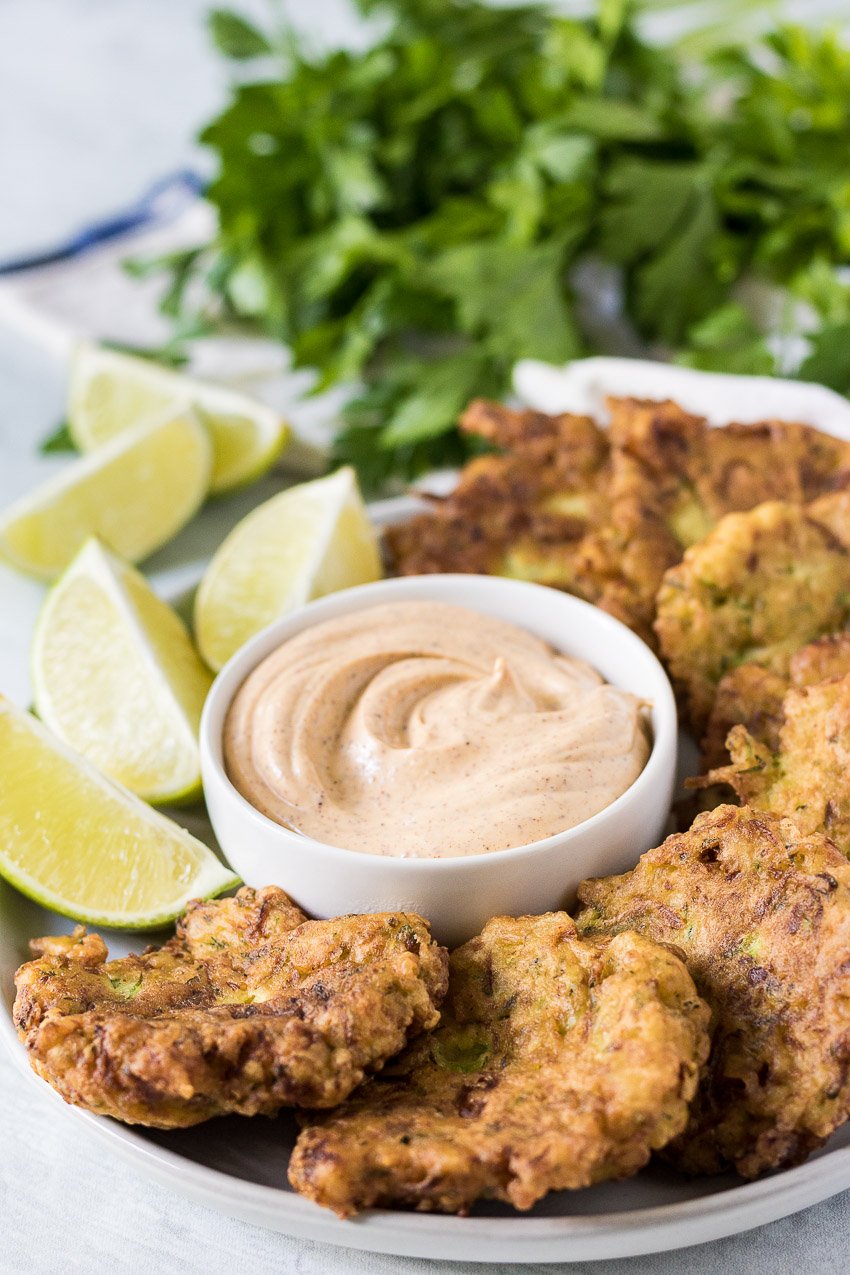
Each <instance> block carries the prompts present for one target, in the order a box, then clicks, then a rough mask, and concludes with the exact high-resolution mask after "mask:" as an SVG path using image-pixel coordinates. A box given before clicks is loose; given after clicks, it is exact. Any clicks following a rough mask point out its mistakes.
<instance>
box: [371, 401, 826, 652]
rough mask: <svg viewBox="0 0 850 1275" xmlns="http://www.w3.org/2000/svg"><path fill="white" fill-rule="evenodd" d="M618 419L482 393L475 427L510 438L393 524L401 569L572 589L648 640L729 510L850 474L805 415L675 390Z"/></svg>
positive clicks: (494, 437)
mask: <svg viewBox="0 0 850 1275" xmlns="http://www.w3.org/2000/svg"><path fill="white" fill-rule="evenodd" d="M608 406H609V409H610V413H611V426H610V430H608V431H607V432H606V431H604V430H600V429H599V428H598V427H597V426H596V425H594V423H593V422H592V421H591V420H590V419H589V418H587V417H583V416H571V415H569V414H564V415H561V416H547V415H545V414H544V413H542V412H535V411H516V410H513V409H511V408H507V407H503V406H501V405H500V404H497V403H491V402H486V401H484V400H476V401H475V402H474V403H472V404H471V405H470V407H469V408H468V409H467V411H466V412H465V413H464V416H463V417H462V419H461V428H462V429H464V430H465V431H466V432H467V433H472V434H475V435H477V436H479V437H482V438H484V439H485V440H486V441H487V442H489V443H492V444H493V445H495V446H497V447H499V448H501V449H502V454H501V455H498V456H486V457H481V458H478V459H476V460H473V461H471V462H470V464H469V465H468V466H467V467H466V468H465V469H464V470H463V472H462V474H461V476H460V479H459V482H458V485H457V487H456V489H455V491H454V492H452V494H451V495H449V496H448V497H446V498H445V499H443V500H439V501H435V502H433V507H432V509H431V510H430V511H429V512H428V513H425V514H422V515H420V516H419V517H417V518H414V519H412V520H411V521H410V522H407V523H404V524H402V525H400V526H397V527H393V528H390V529H389V530H388V532H387V533H386V538H385V540H386V545H387V550H388V555H389V558H390V566H391V567H392V568H393V569H394V570H396V571H398V572H400V573H401V574H418V573H420V572H430V571H476V572H484V573H489V574H496V575H506V576H510V577H513V578H517V579H523V580H534V581H537V582H538V583H542V584H549V585H553V586H554V587H556V588H561V589H566V590H567V591H569V592H571V593H575V594H577V595H578V596H579V597H582V598H584V599H586V600H587V601H589V602H593V603H595V604H596V605H597V606H600V607H602V608H603V609H604V610H606V611H609V612H610V613H611V614H612V615H615V616H617V618H618V619H620V620H623V621H624V622H625V623H626V624H628V625H630V627H631V628H633V629H634V630H635V631H636V632H638V633H639V634H640V635H641V636H642V637H643V638H644V639H645V640H646V641H648V642H649V643H650V644H653V645H654V643H655V635H654V632H653V628H652V624H653V620H654V618H655V598H656V594H657V592H658V589H659V587H660V585H661V581H662V578H663V575H664V572H665V571H666V570H667V569H668V568H670V567H672V566H674V565H675V564H676V563H678V562H679V561H680V560H681V557H682V553H683V552H684V550H685V549H686V548H687V547H688V546H690V545H692V544H694V543H696V542H697V541H699V540H701V539H702V538H703V537H704V536H705V535H707V534H708V532H709V531H710V530H711V528H712V527H713V526H714V525H715V523H716V522H717V520H718V519H719V518H721V517H723V516H724V515H725V514H727V513H729V512H731V511H734V510H741V509H749V508H751V507H752V506H753V505H755V504H758V503H759V502H761V501H765V500H768V499H771V498H773V497H778V496H784V497H785V498H786V499H788V500H791V501H806V500H810V499H812V498H814V497H815V496H818V495H820V494H821V493H823V492H825V491H829V490H831V489H832V488H833V487H834V486H836V485H838V484H840V483H841V482H843V481H846V480H847V477H848V475H850V443H846V442H843V441H841V440H838V439H834V438H831V437H830V436H829V435H825V434H821V433H820V432H819V431H817V430H815V429H812V428H810V427H809V426H806V425H798V424H794V423H790V422H784V421H766V422H762V423H760V424H757V425H734V424H733V425H728V426H723V427H721V428H711V427H709V425H708V423H707V422H706V421H705V420H704V419H703V418H702V417H699V416H694V415H692V414H690V413H688V412H685V411H684V410H683V409H682V408H681V407H679V406H678V405H677V404H676V403H673V402H669V401H666V402H654V401H651V400H643V399H634V398H623V399H611V400H609V404H608Z"/></svg>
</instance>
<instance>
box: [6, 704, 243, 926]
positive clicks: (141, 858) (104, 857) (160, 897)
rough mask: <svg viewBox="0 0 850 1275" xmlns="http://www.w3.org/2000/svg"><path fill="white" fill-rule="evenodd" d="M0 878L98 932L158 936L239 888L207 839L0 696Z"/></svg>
mask: <svg viewBox="0 0 850 1275" xmlns="http://www.w3.org/2000/svg"><path fill="white" fill-rule="evenodd" d="M0 757H2V765H0V874H2V875H3V876H4V877H6V879H7V880H8V881H10V882H11V883H12V885H14V886H17V888H18V889H19V890H20V891H21V892H22V893H23V894H27V895H29V897H30V898H32V899H36V900H37V901H38V902H39V903H42V904H44V906H45V907H49V908H53V910H54V911H56V912H62V913H64V914H65V915H66V916H71V917H74V919H75V920H77V921H85V922H87V923H89V924H91V925H111V926H117V927H120V928H122V929H154V928H155V927H156V926H159V925H164V924H165V923H166V922H167V921H170V920H173V919H174V917H175V916H178V915H179V914H180V912H182V911H183V909H184V908H185V906H186V904H187V903H188V901H189V900H190V899H193V898H198V897H205V898H208V897H210V896H212V895H216V894H221V893H223V892H224V891H225V890H228V889H230V888H231V887H232V886H234V885H236V884H238V878H237V877H235V876H234V875H233V873H232V872H230V871H229V870H228V869H227V868H225V867H224V865H223V864H222V863H220V862H219V860H218V859H217V858H216V856H215V855H214V854H213V853H212V851H211V850H209V849H208V848H207V847H206V846H205V845H202V844H201V842H200V841H197V840H196V839H195V838H194V837H192V836H190V835H189V833H188V832H186V831H185V830H184V829H183V828H180V827H178V826H177V824H176V823H173V822H172V821H171V820H170V819H167V818H166V817H165V815H161V814H159V813H158V812H157V811H155V810H151V808H150V806H146V805H145V803H144V802H143V801H140V800H139V798H138V797H134V796H133V795H132V793H129V792H127V791H126V790H125V789H123V788H121V787H120V786H119V785H118V784H116V783H114V782H113V781H112V780H111V779H107V778H106V776H105V775H102V774H101V773H100V772H99V771H98V770H96V769H95V767H94V766H92V765H91V764H90V763H89V762H87V761H85V760H84V759H83V758H82V757H80V756H78V755H77V754H76V753H74V752H72V750H71V749H69V748H67V747H66V746H65V745H64V744H62V743H61V742H60V741H59V740H56V739H54V738H53V737H52V736H51V735H50V734H49V732H48V731H47V729H46V727H44V726H43V725H42V724H41V723H40V722H37V721H36V720H35V718H34V717H31V716H30V715H29V713H24V712H22V710H21V709H19V708H15V707H14V706H13V705H12V704H11V703H10V702H9V701H8V700H7V699H5V698H3V697H2V696H0Z"/></svg>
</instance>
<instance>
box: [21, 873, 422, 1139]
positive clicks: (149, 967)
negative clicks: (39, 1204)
mask: <svg viewBox="0 0 850 1275" xmlns="http://www.w3.org/2000/svg"><path fill="white" fill-rule="evenodd" d="M32 947H33V952H34V954H35V956H36V959H35V960H33V961H30V962H29V963H28V964H26V965H23V966H22V967H21V968H20V969H19V970H18V974H17V979H16V982H17V999H16V1001H15V1009H14V1015H15V1024H16V1026H17V1028H18V1033H19V1035H20V1037H21V1040H22V1041H23V1042H24V1044H25V1045H26V1048H27V1051H28V1053H29V1057H30V1062H31V1063H32V1066H33V1067H34V1069H35V1070H36V1071H37V1072H38V1074H39V1075H40V1076H42V1077H43V1078H44V1079H45V1080H46V1081H47V1082H48V1083H49V1084H51V1085H52V1086H53V1088H54V1089H56V1090H58V1092H59V1093H60V1094H61V1095H62V1096H63V1098H65V1099H66V1101H68V1102H71V1103H74V1104H75V1105H77V1106H82V1107H86V1108H87V1109H88V1110H89V1111H93V1112H95V1113H96V1114H99V1115H109V1116H114V1117H115V1118H116V1119H118V1120H124V1121H126V1122H128V1123H130V1124H145V1125H151V1126H154V1127H156V1128H161V1129H168V1128H177V1127H181V1126H186V1125H193V1124H197V1123H198V1122H200V1121H202V1120H207V1119H209V1118H210V1117H211V1116H218V1115H224V1114H227V1113H230V1112H238V1113H239V1114H241V1115H257V1114H264V1115H272V1114H274V1113H275V1112H276V1111H278V1110H279V1109H280V1108H281V1107H286V1106H307V1107H329V1106H333V1105H334V1104H335V1103H338V1102H341V1101H342V1100H343V1098H345V1097H346V1096H347V1095H348V1094H349V1093H350V1092H351V1090H352V1089H353V1088H354V1087H355V1086H356V1085H358V1084H359V1083H360V1081H361V1080H362V1079H363V1077H364V1075H365V1074H366V1073H367V1072H369V1071H373V1070H375V1069H376V1068H378V1067H380V1066H381V1065H382V1064H383V1063H384V1062H385V1061H386V1060H387V1059H388V1058H390V1057H392V1055H393V1054H395V1053H397V1052H398V1051H399V1049H401V1048H402V1046H403V1045H404V1044H405V1043H406V1042H407V1040H408V1039H409V1038H410V1037H412V1036H414V1035H416V1034H417V1033H418V1032H421V1031H424V1030H427V1029H428V1028H431V1027H433V1026H434V1025H435V1023H436V1022H437V1021H438V1019H439V1013H438V1009H437V1006H438V1005H439V1003H440V1001H441V1000H442V997H443V994H444V992H445V985H446V954H445V951H444V950H443V949H442V948H441V947H439V946H438V945H437V944H436V943H435V942H434V941H433V939H432V938H431V936H430V934H429V932H428V927H427V924H426V922H424V921H423V920H422V919H421V917H418V916H414V915H406V914H404V913H397V914H395V913H381V914H376V915H372V916H348V917H339V918H337V919H335V920H330V921H308V920H307V918H306V917H305V915H304V913H303V912H301V911H300V909H298V908H296V907H295V905H294V904H293V903H292V902H291V901H290V899H289V898H288V897H287V896H286V895H285V894H284V893H283V891H282V890H279V889H277V888H276V887H273V886H269V887H267V888H266V889H263V890H253V889H249V888H247V887H245V888H243V889H242V890H240V891H239V892H238V894H237V895H236V896H235V898H231V899H222V900H219V901H217V902H197V903H193V904H190V906H189V909H188V911H187V912H186V915H185V916H184V917H183V919H182V920H181V921H180V922H179V923H178V926H177V933H176V935H175V937H174V938H173V939H171V940H170V941H169V942H167V943H166V944H165V945H164V946H163V947H161V948H156V949H150V950H149V951H147V952H146V953H144V954H143V955H141V956H127V957H124V958H123V959H121V960H116V961H107V950H106V945H105V944H104V942H103V940H102V939H101V938H100V937H99V936H98V935H96V934H86V933H85V931H83V930H82V929H78V930H77V931H76V932H75V934H74V935H72V936H71V937H68V938H45V939H38V940H35V941H34V943H33V944H32Z"/></svg>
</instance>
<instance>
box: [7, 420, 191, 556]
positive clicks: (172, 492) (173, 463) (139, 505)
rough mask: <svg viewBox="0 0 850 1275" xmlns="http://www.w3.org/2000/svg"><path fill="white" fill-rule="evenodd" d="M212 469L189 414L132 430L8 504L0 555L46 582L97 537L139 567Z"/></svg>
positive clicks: (187, 509)
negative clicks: (92, 537)
mask: <svg viewBox="0 0 850 1275" xmlns="http://www.w3.org/2000/svg"><path fill="white" fill-rule="evenodd" d="M210 464H211V448H210V441H209V438H208V436H207V432H206V430H205V429H204V428H203V426H202V425H201V424H200V423H199V421H198V419H197V417H196V416H195V415H194V413H193V412H191V411H189V410H186V411H182V412H179V413H177V414H172V415H169V416H166V417H163V418H162V419H160V420H155V421H152V422H150V423H149V424H146V425H138V426H135V427H134V428H133V429H131V430H127V432H126V433H124V434H120V435H119V436H118V437H117V438H114V439H113V440H112V442H110V443H107V444H106V445H105V446H104V447H102V448H101V449H100V450H99V451H97V452H95V453H94V454H93V455H91V456H86V457H84V458H83V459H81V460H77V461H74V462H73V463H72V464H70V465H68V466H66V468H65V469H63V470H62V471H61V472H60V473H59V474H57V475H56V477H55V478H52V479H50V480H49V481H48V482H46V483H45V484H44V485H43V486H41V487H39V488H37V489H36V490H35V491H34V492H30V493H29V494H28V495H26V496H24V497H23V498H22V499H21V500H18V501H16V502H15V504H13V505H12V506H10V508H9V509H7V510H6V511H5V512H4V513H3V515H2V516H1V517H0V555H2V556H3V557H5V558H6V559H7V560H8V561H9V562H10V563H11V564H12V565H13V566H15V567H18V568H20V569H21V570H22V571H27V572H29V573H30V574H31V575H36V576H40V577H41V578H42V579H45V580H52V579H54V578H55V577H56V576H57V575H58V574H59V573H60V571H64V569H65V567H67V566H68V564H69V563H70V561H71V559H72V558H73V557H74V555H75V554H76V553H77V551H78V550H79V549H80V548H81V547H82V546H83V544H84V543H85V541H86V540H87V539H88V538H89V536H92V535H96V536H98V537H99V538H100V539H101V540H102V541H103V542H104V544H106V545H108V546H109V547H110V548H111V549H114V550H115V551H116V552H117V553H120V554H121V556H122V557H123V558H129V559H130V561H131V562H137V561H138V560H139V559H140V558H146V557H147V556H148V554H150V553H153V551H154V549H158V548H159V547H160V545H163V544H165V542H166V541H167V540H170V539H171V537H172V536H174V535H175V534H176V533H177V532H178V531H179V530H180V528H181V527H182V526H183V525H184V524H185V523H187V522H188V521H189V519H190V518H191V517H192V516H193V515H194V514H195V513H196V512H197V510H198V508H199V507H200V505H201V503H202V501H203V499H204V496H205V495H206V493H207V489H208V487H209V475H210Z"/></svg>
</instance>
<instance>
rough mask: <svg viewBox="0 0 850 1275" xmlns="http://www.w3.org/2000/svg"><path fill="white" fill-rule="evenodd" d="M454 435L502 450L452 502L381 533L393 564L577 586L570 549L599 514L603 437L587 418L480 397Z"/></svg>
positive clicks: (408, 570) (470, 470) (467, 475)
mask: <svg viewBox="0 0 850 1275" xmlns="http://www.w3.org/2000/svg"><path fill="white" fill-rule="evenodd" d="M461 428H462V429H463V430H464V431H465V432H466V433H470V434H475V435H477V436H479V437H481V438H484V439H485V440H486V441H488V442H491V443H494V444H497V445H498V446H500V447H502V448H505V449H507V450H506V452H505V454H504V455H498V456H497V455H492V456H481V457H478V458H477V459H475V460H472V461H470V463H469V464H468V465H467V466H466V467H465V468H464V470H463V472H462V473H461V475H460V478H459V480H458V483H457V486H456V487H455V489H454V491H452V492H451V494H450V495H449V496H446V497H444V498H442V499H432V501H431V505H432V507H431V509H430V510H429V511H428V512H426V513H423V514H420V515H418V516H417V517H414V518H412V519H410V520H409V521H407V522H404V523H400V524H398V525H396V526H393V527H389V528H388V529H387V531H386V532H385V536H384V542H385V546H386V549H387V552H388V555H389V558H390V562H391V565H392V567H393V568H394V569H395V570H396V571H398V572H399V573H400V574H402V575H419V574H422V573H430V572H434V571H461V572H469V571H472V572H477V573H483V574H493V575H516V576H519V577H520V578H523V579H531V580H540V581H542V582H543V583H546V584H552V585H555V586H557V587H561V588H565V589H574V588H575V587H576V580H575V566H574V558H575V552H576V549H577V546H578V545H579V543H580V541H581V537H582V536H583V534H584V532H585V530H586V528H587V526H588V524H589V523H591V522H594V521H597V520H598V519H599V518H600V517H601V516H602V511H603V508H604V473H605V466H606V462H607V457H608V441H607V438H606V435H605V433H604V431H602V430H600V429H599V428H598V427H597V426H596V425H595V424H594V423H593V421H591V420H590V418H589V417H586V416H573V415H569V414H564V415H562V416H547V415H546V414H545V413H543V412H533V411H515V410H514V409H512V408H508V407H503V406H502V405H501V404H499V403H491V402H488V401H486V400H484V399H476V400H475V401H474V402H473V403H471V404H470V406H469V407H468V408H467V409H466V412H465V413H464V415H463V417H462V418H461Z"/></svg>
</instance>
